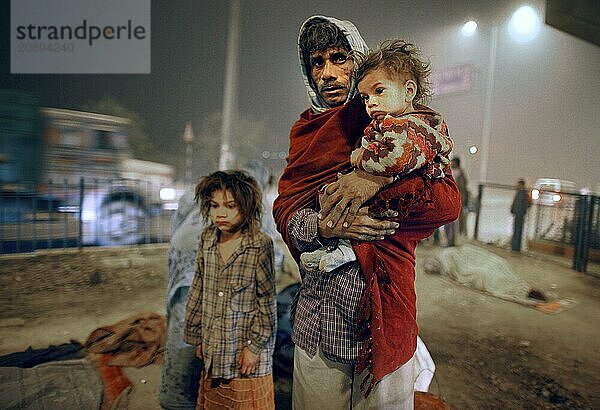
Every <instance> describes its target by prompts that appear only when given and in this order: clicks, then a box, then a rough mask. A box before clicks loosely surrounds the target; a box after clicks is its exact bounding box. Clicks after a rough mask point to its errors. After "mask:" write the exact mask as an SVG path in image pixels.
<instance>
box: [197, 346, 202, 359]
mask: <svg viewBox="0 0 600 410" xmlns="http://www.w3.org/2000/svg"><path fill="white" fill-rule="evenodd" d="M196 357H197V358H198V359H200V360H202V345H198V346H196Z"/></svg>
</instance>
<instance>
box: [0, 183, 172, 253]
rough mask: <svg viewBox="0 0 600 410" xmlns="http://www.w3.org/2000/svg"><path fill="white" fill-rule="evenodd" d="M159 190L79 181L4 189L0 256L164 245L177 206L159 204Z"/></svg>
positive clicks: (142, 185)
mask: <svg viewBox="0 0 600 410" xmlns="http://www.w3.org/2000/svg"><path fill="white" fill-rule="evenodd" d="M161 188H162V187H160V186H156V185H154V184H152V183H151V182H148V181H139V180H131V179H111V180H99V179H90V180H84V179H83V178H82V179H80V180H79V181H78V182H77V183H72V182H69V181H66V180H65V181H63V182H61V183H54V182H52V181H49V182H48V183H47V184H46V185H45V186H44V187H42V189H40V187H39V186H38V187H35V186H33V185H30V186H27V185H20V186H18V187H13V189H11V190H10V191H8V192H7V190H4V191H3V192H1V193H0V253H15V252H31V251H34V250H36V249H48V248H70V247H82V246H106V245H108V246H119V245H129V244H144V243H161V242H168V241H169V239H170V230H171V219H172V215H173V213H174V212H175V210H176V202H171V203H169V202H166V201H163V200H161V198H160V196H159V194H160V189H161ZM40 191H42V192H40Z"/></svg>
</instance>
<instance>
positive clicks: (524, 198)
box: [510, 179, 531, 252]
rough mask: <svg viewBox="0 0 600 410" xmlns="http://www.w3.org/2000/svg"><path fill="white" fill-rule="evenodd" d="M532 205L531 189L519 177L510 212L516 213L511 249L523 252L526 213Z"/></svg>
mask: <svg viewBox="0 0 600 410" xmlns="http://www.w3.org/2000/svg"><path fill="white" fill-rule="evenodd" d="M530 206H531V197H530V196H529V191H528V190H527V188H525V180H524V179H519V180H518V181H517V192H516V194H515V197H514V198H513V202H512V205H511V206H510V213H511V214H513V215H514V220H513V236H512V241H511V249H512V250H513V251H515V252H521V239H522V238H523V226H525V215H527V210H528V209H529V207H530Z"/></svg>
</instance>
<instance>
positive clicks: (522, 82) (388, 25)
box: [0, 0, 600, 187]
mask: <svg viewBox="0 0 600 410" xmlns="http://www.w3.org/2000/svg"><path fill="white" fill-rule="evenodd" d="M8 4H9V2H8V1H3V2H2V10H0V15H1V16H2V17H0V18H1V19H2V20H1V23H2V24H1V30H2V39H1V41H2V43H1V53H2V54H1V55H0V86H2V87H17V88H23V89H27V90H31V91H34V92H36V93H38V94H39V95H40V97H41V99H42V103H43V104H44V105H47V106H55V107H64V108H79V107H80V106H81V105H82V104H83V103H85V102H88V101H93V100H96V99H99V98H101V97H103V96H105V95H110V96H112V97H114V98H116V99H117V100H118V101H120V102H121V103H122V104H123V105H125V106H126V107H127V108H129V109H130V110H132V111H135V112H137V113H138V114H139V115H140V116H141V117H142V118H143V119H144V120H145V124H146V132H147V134H148V135H149V136H150V137H151V138H152V139H153V140H154V141H156V142H157V143H159V144H169V143H172V141H173V140H176V141H177V143H180V140H181V136H182V133H183V129H184V126H185V122H186V121H188V120H191V121H192V122H193V124H194V126H195V128H199V127H200V124H201V122H202V120H203V118H205V117H206V116H207V115H209V114H211V113H213V112H216V111H219V110H220V109H221V106H222V94H223V78H224V74H223V73H224V64H225V48H226V36H227V18H228V9H229V6H228V2H227V1H200V0H179V1H153V2H152V27H151V33H152V38H151V44H152V73H151V74H149V75H9V74H8V73H9V70H10V65H9V53H8V44H9V32H8V30H9V26H10V24H9V9H8ZM474 4H477V6H473V5H474ZM529 4H531V5H533V6H535V7H536V8H537V9H538V10H539V11H540V12H541V13H543V11H544V2H543V1H539V0H538V1H534V2H530V3H529ZM517 5H519V3H518V2H513V1H508V0H506V1H502V0H500V1H479V2H473V1H467V0H455V1H448V0H439V1H420V2H414V1H402V0H387V1H384V0H380V1H368V2H367V1H354V0H350V1H342V0H330V1H310V0H309V1H302V2H300V1H289V2H288V1H276V0H242V27H241V36H242V43H241V50H240V63H241V64H240V80H239V81H240V83H239V84H240V87H239V99H238V108H239V112H240V114H241V115H243V116H245V117H248V118H250V119H252V120H253V121H257V122H263V123H265V124H266V125H267V130H268V132H267V134H268V135H266V136H265V149H269V150H284V151H286V150H287V147H288V143H287V141H288V133H289V128H290V126H291V124H292V123H293V121H295V120H296V119H297V117H298V114H299V113H300V112H301V111H303V110H304V109H306V108H307V98H306V94H305V90H304V85H303V83H302V80H301V78H300V74H299V68H298V62H297V51H296V38H297V32H298V29H299V27H300V25H301V23H302V22H303V21H304V20H305V19H306V18H307V17H309V16H311V15H314V14H324V15H332V16H335V17H338V18H341V19H349V20H351V21H353V22H354V23H355V24H356V25H357V26H358V28H359V30H360V31H361V33H362V34H363V36H364V37H365V39H366V40H367V42H368V43H369V44H370V45H375V44H376V43H378V42H379V41H381V40H384V39H386V38H392V37H400V38H405V39H407V40H410V41H412V42H415V43H416V44H417V45H418V46H420V47H421V49H422V50H423V53H424V54H425V55H426V56H428V57H429V58H430V59H431V62H432V65H433V67H434V68H435V69H443V68H447V67H452V66H456V65H461V64H471V66H472V68H473V78H472V83H471V89H470V90H468V91H464V92H461V93H456V94H448V95H443V96H440V97H437V98H434V99H433V101H432V102H431V104H430V105H431V106H432V107H433V108H435V109H438V110H439V111H440V112H441V113H442V114H443V115H444V116H445V117H446V119H447V122H448V126H449V129H450V133H451V136H452V137H453V138H454V140H455V143H456V154H457V155H460V156H461V157H462V158H463V159H464V161H463V162H464V163H465V167H466V168H467V172H468V174H469V176H470V179H471V181H472V183H473V184H474V183H476V182H477V181H478V180H479V176H480V164H481V158H480V157H479V156H477V155H476V156H472V157H468V154H467V148H468V146H469V145H471V144H475V145H480V143H481V133H482V121H483V112H484V100H485V99H484V96H485V87H486V80H487V74H488V64H489V47H490V36H489V33H490V27H491V25H492V24H496V25H497V26H498V28H499V31H498V33H499V34H498V44H497V61H496V66H495V70H494V78H495V87H494V88H493V94H492V95H493V98H492V106H491V109H492V112H493V117H492V118H493V120H492V132H491V138H490V145H489V147H490V153H489V163H488V169H487V180H488V181H489V182H495V183H502V184H513V183H515V181H516V179H517V178H519V177H524V178H526V180H527V182H528V183H529V184H531V183H533V182H534V180H535V179H536V178H539V177H543V176H545V177H558V178H563V179H570V180H573V181H575V182H576V183H577V184H578V185H579V186H583V185H587V186H591V187H593V185H595V184H596V183H600V161H598V158H600V148H599V142H600V138H598V130H600V115H598V112H599V111H600V110H599V108H600V107H599V98H598V96H599V95H600V75H599V74H600V69H599V68H598V67H600V47H598V46H595V45H593V44H591V43H588V42H585V41H583V40H580V39H578V38H575V37H573V36H571V35H569V34H566V33H563V32H560V31H558V30H556V29H554V28H551V27H549V26H544V25H543V26H542V29H541V31H540V34H539V36H538V37H537V38H536V39H535V40H533V41H532V42H531V43H529V44H517V43H514V42H513V41H512V40H510V38H509V37H508V36H507V33H506V32H505V30H504V27H505V21H506V19H507V18H508V16H509V15H510V13H511V12H512V11H513V10H515V9H516V6H517ZM473 7H477V9H473ZM542 16H543V14H542ZM472 17H474V18H477V19H479V21H480V31H479V33H478V34H477V35H475V36H474V37H472V38H469V39H465V38H461V37H460V35H459V34H458V30H459V28H460V26H461V25H462V23H464V22H465V21H466V20H467V19H468V18H472ZM542 19H543V17H542ZM542 24H543V23H542ZM217 132H218V130H217ZM282 165H283V163H282V162H280V161H274V162H272V166H273V167H274V168H277V167H281V166H282Z"/></svg>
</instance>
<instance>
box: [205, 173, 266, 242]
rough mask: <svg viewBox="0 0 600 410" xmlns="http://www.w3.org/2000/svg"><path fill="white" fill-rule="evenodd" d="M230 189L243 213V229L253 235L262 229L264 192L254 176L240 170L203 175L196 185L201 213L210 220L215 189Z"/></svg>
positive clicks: (241, 227)
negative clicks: (211, 200) (211, 202)
mask: <svg viewBox="0 0 600 410" xmlns="http://www.w3.org/2000/svg"><path fill="white" fill-rule="evenodd" d="M220 190H223V191H230V192H231V195H233V199H234V200H235V203H236V204H237V206H238V209H239V211H240V214H241V215H242V219H243V222H242V225H241V226H240V229H241V230H244V231H248V232H249V233H250V234H251V235H254V234H256V233H257V232H258V231H259V230H260V226H261V221H262V193H261V191H260V188H259V186H258V183H257V182H256V180H255V179H254V178H252V177H251V176H250V175H248V174H247V173H245V172H244V171H238V170H227V171H217V172H213V173H212V174H210V175H207V176H205V177H202V178H201V179H200V181H199V182H198V185H196V196H195V197H194V200H195V201H196V202H197V203H198V205H200V214H201V215H202V218H203V219H204V220H205V221H207V222H208V221H209V220H210V218H209V216H208V214H209V211H210V199H211V197H212V195H213V193H214V192H215V191H220Z"/></svg>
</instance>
